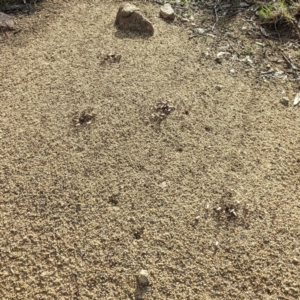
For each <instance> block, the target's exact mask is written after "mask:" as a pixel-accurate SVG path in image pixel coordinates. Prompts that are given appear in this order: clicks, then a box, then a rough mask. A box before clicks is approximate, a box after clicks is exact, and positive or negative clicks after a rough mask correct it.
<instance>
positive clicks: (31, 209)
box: [0, 0, 300, 300]
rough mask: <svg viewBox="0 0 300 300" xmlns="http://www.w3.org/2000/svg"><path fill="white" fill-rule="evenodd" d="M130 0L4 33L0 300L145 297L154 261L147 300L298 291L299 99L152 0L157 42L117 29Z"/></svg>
mask: <svg viewBox="0 0 300 300" xmlns="http://www.w3.org/2000/svg"><path fill="white" fill-rule="evenodd" d="M53 2H54V1H53ZM120 3H121V2H115V1H102V0H95V1H72V6H71V4H69V3H66V2H63V1H62V2H60V1H56V6H55V5H54V4H53V5H54V6H51V5H52V3H50V2H48V3H45V4H44V5H45V8H44V10H43V11H41V12H40V13H39V14H37V15H32V16H28V17H25V16H24V17H23V19H22V20H20V22H21V23H22V24H23V25H24V26H25V25H26V26H28V27H25V28H28V30H24V32H22V33H20V35H19V36H15V37H14V36H13V35H11V36H9V37H8V39H6V40H2V44H1V48H0V56H1V69H0V76H1V82H0V103H1V112H0V116H1V123H0V143H1V147H0V157H1V168H0V298H1V299H14V300H15V299H39V300H40V299H47V300H48V299H106V300H108V299H141V295H140V294H139V292H138V291H137V290H136V278H135V276H136V274H137V273H138V272H139V271H140V270H141V269H146V270H148V272H149V274H150V275H149V279H150V281H151V285H150V287H149V288H148V291H147V292H146V293H145V294H144V295H143V297H144V299H299V297H300V292H299V284H300V280H299V260H300V256H299V255H300V249H299V237H300V236H299V235H300V233H299V228H300V224H299V223H300V218H299V205H300V202H299V189H298V183H299V110H298V109H297V108H296V109H293V108H292V107H289V108H286V107H284V106H282V105H281V104H280V103H279V99H280V97H281V95H282V92H283V89H284V87H283V86H282V85H271V84H270V85H264V84H261V82H260V81H259V80H255V79H250V78H247V77H244V76H239V74H237V76H232V75H230V74H229V70H227V69H226V67H225V66H222V65H216V64H215V62H214V61H210V60H207V59H205V55H204V52H205V50H206V45H205V44H204V42H203V41H201V40H197V39H193V40H191V41H188V38H187V33H186V31H185V30H183V29H180V28H179V27H176V26H173V25H171V24H167V23H165V22H163V21H162V20H161V19H159V18H156V15H157V12H158V7H157V6H153V5H150V4H149V3H147V4H145V3H139V2H137V3H136V4H137V5H138V6H139V7H140V8H141V10H142V11H144V12H145V13H146V15H147V16H148V17H149V18H150V19H151V20H152V21H153V22H154V23H155V30H156V32H155V35H154V37H151V38H149V39H143V38H141V37H136V36H128V35H126V34H122V33H120V32H117V31H116V29H115V28H114V26H113V23H114V18H115V16H116V12H117V9H118V6H119V5H120ZM51 7H52V8H51ZM47 14H48V17H47ZM39 20H41V21H40V22H39ZM35 24H38V26H36V25H35ZM110 52H112V53H116V54H120V55H122V58H121V61H120V62H119V63H117V62H115V63H114V62H110V61H106V62H105V63H104V64H102V63H101V62H102V60H103V57H105V55H107V54H109V53H110ZM220 84H221V85H222V88H221V90H218V89H217V86H218V85H220ZM285 91H286V93H287V94H289V93H292V91H291V90H289V88H288V87H286V88H285ZM164 100H167V101H170V105H172V106H173V107H174V108H175V109H174V110H173V111H172V112H171V114H170V115H168V116H167V118H166V119H165V120H163V121H162V122H161V123H160V124H159V122H156V121H155V120H153V118H152V117H151V114H152V113H153V109H152V107H155V106H156V105H157V103H159V102H161V101H164ZM84 111H85V112H86V113H87V114H90V115H93V114H94V115H95V118H94V119H92V122H91V124H83V125H80V126H75V123H77V121H78V118H79V116H80V115H81V114H82V112H84ZM76 118H77V121H76ZM73 120H75V121H76V122H75V123H74V121H73ZM219 208H220V209H219ZM217 242H218V243H217ZM216 243H217V244H218V246H216Z"/></svg>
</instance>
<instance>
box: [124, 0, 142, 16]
mask: <svg viewBox="0 0 300 300" xmlns="http://www.w3.org/2000/svg"><path fill="white" fill-rule="evenodd" d="M138 10H139V9H138V8H137V7H136V6H135V5H133V4H130V3H126V4H125V5H124V6H123V9H122V17H123V18H127V17H129V16H130V15H131V14H132V13H133V12H135V11H138Z"/></svg>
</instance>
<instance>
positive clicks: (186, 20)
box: [181, 18, 189, 22]
mask: <svg viewBox="0 0 300 300" xmlns="http://www.w3.org/2000/svg"><path fill="white" fill-rule="evenodd" d="M188 21H189V19H187V18H181V22H188Z"/></svg>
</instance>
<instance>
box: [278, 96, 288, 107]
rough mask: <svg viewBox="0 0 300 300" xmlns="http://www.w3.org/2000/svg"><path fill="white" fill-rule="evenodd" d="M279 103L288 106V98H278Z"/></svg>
mask: <svg viewBox="0 0 300 300" xmlns="http://www.w3.org/2000/svg"><path fill="white" fill-rule="evenodd" d="M280 103H281V104H282V105H284V106H289V98H288V97H283V98H282V99H281V100H280Z"/></svg>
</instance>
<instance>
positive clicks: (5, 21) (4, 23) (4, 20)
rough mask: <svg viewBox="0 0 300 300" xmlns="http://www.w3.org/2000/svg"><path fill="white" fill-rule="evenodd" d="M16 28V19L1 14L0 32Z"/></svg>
mask: <svg viewBox="0 0 300 300" xmlns="http://www.w3.org/2000/svg"><path fill="white" fill-rule="evenodd" d="M14 26H15V21H14V19H13V18H12V17H11V16H9V15H7V14H5V13H3V12H0V30H12V29H13V28H14Z"/></svg>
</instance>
